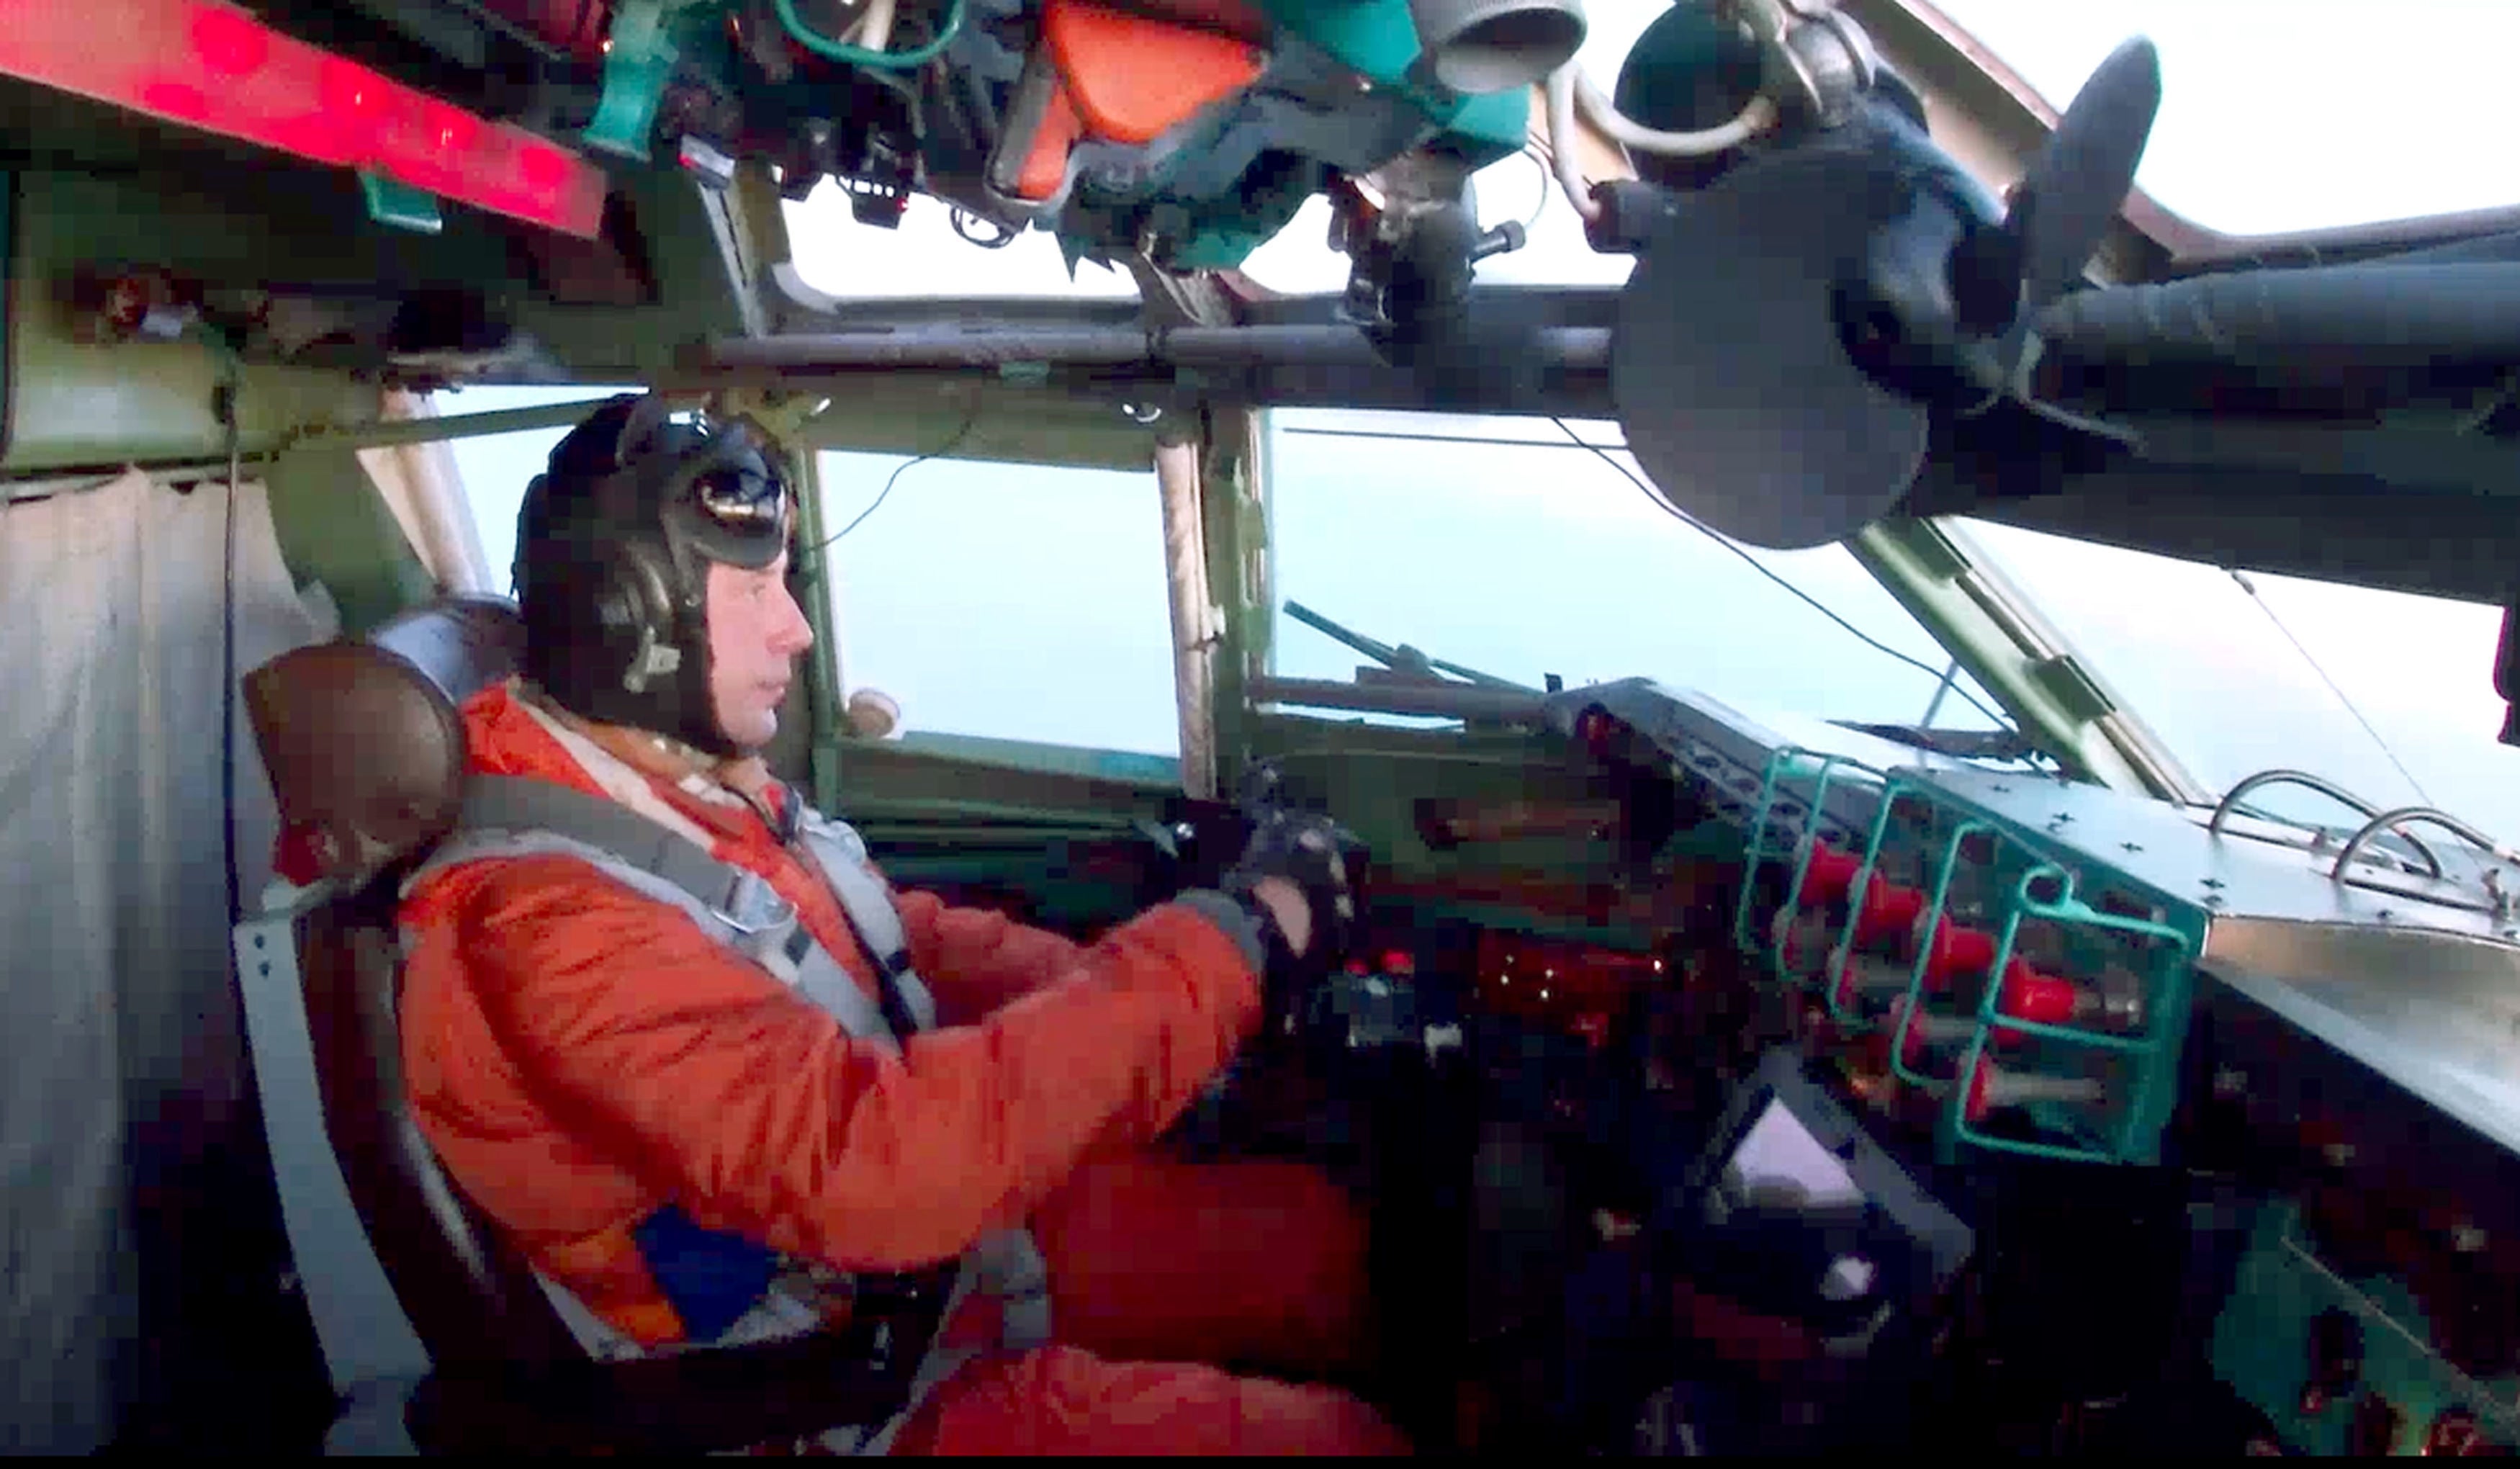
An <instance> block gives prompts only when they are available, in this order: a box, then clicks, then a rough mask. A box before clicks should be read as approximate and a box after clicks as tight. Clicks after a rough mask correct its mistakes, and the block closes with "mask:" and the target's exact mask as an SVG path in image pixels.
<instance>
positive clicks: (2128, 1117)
mask: <svg viewBox="0 0 2520 1469" xmlns="http://www.w3.org/2000/svg"><path fill="white" fill-rule="evenodd" d="M2043 883H2056V884H2059V885H2061V888H2062V890H2063V891H2062V895H2061V896H2060V897H2058V898H2056V899H2054V900H2052V901H2045V900H2042V899H2041V898H2040V897H2038V896H2037V895H2036V890H2037V889H2038V888H2039V887H2040V886H2041V885H2042V884H2043ZM2014 899H2015V900H2014V901H2013V903H2012V904H2011V905H2010V910H2009V911H2008V912H2006V913H2005V915H2004V919H2003V934H2002V937H2001V938H1999V939H1998V940H1997V941H1996V946H1995V966H1994V970H1993V972H1994V973H1995V974H1998V975H2001V974H2003V973H2004V971H2005V967H2006V966H2007V965H2008V964H2010V963H2011V961H2012V955H2013V952H2014V947H2015V944H2016V943H2017V942H2018V941H2019V938H2020V932H2021V924H2022V921H2023V920H2024V919H2036V920H2040V921H2043V922H2046V923H2048V924H2051V925H2054V926H2056V927H2058V928H2059V929H2061V930H2063V931H2065V932H2066V933H2068V934H2073V935H2079V936H2082V937H2084V938H2086V939H2090V938H2092V937H2093V936H2095V935H2112V934H2122V935H2128V936H2132V937H2134V938H2137V939H2139V940H2143V941H2146V942H2145V943H2144V945H2143V949H2142V952H2143V954H2144V956H2145V959H2144V967H2145V969H2146V970H2147V971H2148V972H2147V973H2144V974H2142V975H2140V976H2139V978H2140V979H2141V980H2142V982H2143V987H2144V1030H2143V1032H2142V1033H2140V1034H2138V1035H2115V1034H2109V1033H2103V1032H2099V1031H2091V1030H2084V1029H2082V1028H2080V1027H2074V1026H2054V1025H2046V1024H2041V1023H2037V1022H2033V1021H2027V1020H2017V1019H2011V1018H2007V1017H2005V1016H2004V1015H2003V1012H2002V1011H2001V1010H2000V1009H1999V1008H1998V1007H1999V1006H2000V1005H2001V1004H2002V1002H2003V986H2002V985H2000V984H1991V985H1988V986H1987V987H1986V993H1985V995H1984V997H1983V998H1982V999H1981V1000H1980V1002H1979V1005H1978V1014H1977V1030H1976V1032H1975V1033H1973V1034H1972V1035H1971V1036H1970V1037H1969V1043H1968V1049H1967V1052H1966V1053H1965V1054H1964V1055H1963V1057H1962V1058H1961V1061H1960V1069H1959V1075H1960V1076H1962V1077H1967V1076H1971V1075H1973V1074H1974V1072H1975V1070H1976V1067H1977V1065H1978V1063H1979V1062H1980V1060H1982V1059H1983V1058H1984V1057H1985V1056H1986V1053H1987V1043H1988V1041H1989V1040H1990V1039H1991V1038H1992V1036H1993V1034H1994V1033H1995V1031H1996V1030H1997V1029H1998V1028H1999V1025H2000V1028H2001V1029H2003V1031H2006V1032H2009V1033H2013V1034H2016V1035H2020V1036H2025V1037H2029V1038H2031V1039H2036V1040H2044V1041H2046V1042H2048V1048H2047V1049H2048V1054H2049V1055H2051V1056H2063V1057H2069V1058H2077V1059H2083V1060H2088V1059H2090V1057H2091V1053H2092V1052H2094V1051H2098V1052H2113V1053H2115V1060H2116V1061H2117V1062H2118V1063H2119V1065H2117V1066H2114V1067H2112V1068H2111V1069H2110V1076H2111V1078H2112V1079H2114V1080H2116V1081H2117V1082H2118V1083H2119V1086H2118V1087H2117V1088H2116V1090H2117V1094H2118V1096H2119V1098H2120V1100H2118V1101H2117V1103H2116V1116H2115V1118H2114V1123H2115V1125H2114V1127H2106V1126H2100V1125H2093V1122H2092V1120H2091V1119H2088V1118H2086V1117H2083V1116H2080V1115H2078V1112H2079V1110H2067V1109H2063V1108H2058V1109H2055V1110H2052V1111H2047V1112H2043V1113H2040V1114H2038V1118H2039V1121H2040V1123H2041V1124H2042V1131H2043V1132H2046V1133H2048V1135H2062V1136H2070V1137H2072V1138H2073V1141H2071V1142H2065V1143H2048V1142H2033V1141H2026V1140H2023V1139H2019V1138H2011V1137H2003V1136H1999V1135H1997V1134H1994V1133H1991V1132H1989V1131H1987V1130H1986V1129H1985V1128H1983V1127H1980V1126H1977V1125H1974V1124H1972V1123H1971V1122H1969V1120H1968V1096H1967V1088H1965V1087H1958V1086H1956V1087H1954V1088H1953V1089H1952V1096H1951V1099H1950V1103H1949V1105H1948V1106H1947V1107H1946V1108H1945V1109H1944V1113H1943V1129H1944V1140H1943V1152H1944V1155H1945V1156H1946V1157H1947V1158H1948V1157H1954V1156H1957V1155H1958V1153H1959V1151H1960V1150H1961V1149H1963V1148H1981V1149H1985V1150H1987V1151H1990V1152H2000V1153H2016V1154H2022V1155H2025V1156H2029V1157H2038V1158H2053V1159H2060V1160H2066V1161H2071V1162H2080V1163H2136V1164H2154V1163H2158V1162H2160V1161H2161V1129H2162V1127H2163V1125H2165V1124H2167V1123H2168V1122H2169V1121H2170V1111H2171V1108H2172V1106H2173V1105H2174V1104H2175V1103H2176V1102H2177V1100H2178V1091H2179V1082H2178V1077H2177V1074H2176V1073H2177V1069H2178V1065H2179V1048H2180V1045H2181V1043H2182V1042H2183V1041H2184V1040H2185V1039H2186V1036H2187V1016H2188V1011H2189V1008H2190V1001H2191V999H2192V996H2191V994H2190V992H2189V989H2190V986H2191V985H2192V983H2193V980H2194V975H2195V970H2194V968H2193V960H2194V958H2195V955H2196V943H2197V940H2192V939H2190V938H2189V937H2188V936H2187V935H2186V934H2183V933H2182V932H2181V931H2180V930H2179V929H2177V928H2174V927H2172V926H2170V925H2168V924H2160V923H2151V922H2148V921H2146V920H2144V919H2140V918H2122V917H2119V916H2117V915H2115V914H2111V913H2102V912H2099V911H2097V910H2096V909H2093V908H2092V907H2090V906H2088V905H2086V904H2084V903H2082V902H2080V901H2078V900H2077V899H2076V898H2075V896H2074V874H2073V873H2071V872H2069V871H2067V870H2065V869H2064V868H2062V867H2057V866H2043V867H2040V868H2037V869H2035V870H2033V871H2031V872H2028V873H2025V874H2023V875H2022V877H2021V880H2020V881H2019V882H2018V883H2017V884H2015V885H2014ZM2195 927H2196V928H2197V929H2198V930H2199V931H2200V932H2199V938H2201V930H2202V927H2203V925H2202V924H2201V923H2198V924H2196V925H2195ZM2088 946H2089V947H2096V946H2098V945H2097V944H2091V945H2088ZM1918 967H1919V969H1920V970H1921V968H1922V966H1921V964H1920V965H1919V966H1918Z"/></svg>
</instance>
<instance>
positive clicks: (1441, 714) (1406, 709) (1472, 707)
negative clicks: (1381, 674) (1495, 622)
mask: <svg viewBox="0 0 2520 1469" xmlns="http://www.w3.org/2000/svg"><path fill="white" fill-rule="evenodd" d="M1251 702H1252V703H1253V704H1292V705H1298V706H1303V707H1307V708H1311V709H1346V710H1357V711H1360V712H1368V713H1380V714H1408V715H1413V716H1417V717H1420V718H1432V719H1493V720H1503V721H1510V722H1529V723H1538V722H1539V721H1540V719H1541V718H1542V716H1543V715H1542V712H1543V701H1542V699H1541V697H1540V696H1539V695H1537V694H1518V693H1515V692H1513V691H1512V690H1510V689H1492V688H1470V687H1461V688H1438V687H1435V686H1432V685H1418V684H1386V685H1383V686H1380V687H1375V688H1367V687H1361V686H1359V685H1357V684H1352V683H1336V682H1333V681H1331V680H1328V679H1319V678H1254V679H1252V680H1251Z"/></svg>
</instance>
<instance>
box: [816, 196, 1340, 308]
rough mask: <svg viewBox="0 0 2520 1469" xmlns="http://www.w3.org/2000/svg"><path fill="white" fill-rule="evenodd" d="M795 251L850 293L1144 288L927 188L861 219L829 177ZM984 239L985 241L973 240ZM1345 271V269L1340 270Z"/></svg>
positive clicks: (1064, 294) (1122, 295)
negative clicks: (957, 207) (1007, 229)
mask: <svg viewBox="0 0 2520 1469" xmlns="http://www.w3.org/2000/svg"><path fill="white" fill-rule="evenodd" d="M1000 238H1002V236H1001V234H1000V231H999V230H998V228H997V226H995V225H993V224H990V223H988V222H987V221H986V220H969V219H961V220H958V219H957V218H956V217H955V211H954V209H953V208H952V207H950V206H948V205H946V204H944V203H943V202H942V201H940V200H936V199H932V198H929V197H928V196H927V195H924V194H915V195H912V196H911V199H910V206H909V207H908V208H907V209H905V210H904V211H903V212H902V216H901V224H900V226H899V227H898V228H895V229H885V228H883V227H882V226H880V225H873V224H861V223H859V222H858V220H857V219H856V218H855V217H854V216H852V215H851V214H850V212H849V199H848V195H847V194H846V193H845V192H844V191H843V190H842V189H841V188H840V186H839V185H838V184H835V183H833V182H832V180H830V179H828V178H827V179H825V180H823V181H822V182H821V183H820V184H817V185H816V186H815V187H814V192H813V193H811V194H809V195H807V196H806V197H805V199H804V201H803V202H802V203H797V204H789V205H788V206H787V247H788V256H789V258H790V259H791V260H793V261H794V262H795V266H796V273H797V274H798V275H800V276H802V277H803V278H804V281H805V284H806V285H808V286H811V287H813V288H814V289H815V290H817V291H820V292H822V293H823V294H824V295H826V296H832V297H837V298H840V299H842V300H909V299H918V298H922V297H962V298H973V299H1010V300H1012V299H1038V298H1073V299H1120V300H1134V299H1136V298H1137V295H1138V286H1137V283H1136V282H1135V281H1132V280H1131V279H1130V278H1129V275H1128V272H1126V271H1122V270H1114V269H1112V268H1111V267H1110V266H1107V265H1097V264H1094V263H1093V262H1091V261H1080V262H1079V263H1078V264H1077V266H1076V269H1075V271H1074V273H1073V274H1072V275H1071V273H1070V272H1069V270H1068V268H1067V260H1066V257H1065V256H1064V255H1063V254H1062V253H1061V252H1060V251H1059V248H1058V240H1057V237H1056V236H1054V235H1051V234H1050V233H1048V232H1047V231H1043V230H1025V231H1024V232H1022V233H1021V234H1018V235H1016V236H1014V237H1013V238H1012V239H1010V240H1007V241H1006V243H1005V244H1004V245H996V246H992V247H990V248H983V247H984V246H987V245H989V243H990V242H994V241H997V240H999V239H1000ZM974 242H979V243H974ZM1341 280H1342V281H1344V280H1345V277H1341Z"/></svg>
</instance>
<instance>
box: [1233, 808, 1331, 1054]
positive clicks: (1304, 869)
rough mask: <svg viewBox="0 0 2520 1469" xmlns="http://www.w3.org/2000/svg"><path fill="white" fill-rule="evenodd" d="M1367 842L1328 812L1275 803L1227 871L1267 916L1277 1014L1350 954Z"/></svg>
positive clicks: (1264, 929) (1257, 913)
mask: <svg viewBox="0 0 2520 1469" xmlns="http://www.w3.org/2000/svg"><path fill="white" fill-rule="evenodd" d="M1364 855H1365V849H1364V845H1363V844H1362V843H1360V842H1358V841H1357V839H1356V838H1355V837H1354V836H1353V835H1351V834H1350V833H1349V832H1347V831H1346V830H1344V829H1342V828H1341V827H1340V826H1339V825H1338V824H1337V823H1336V822H1333V821H1331V820H1330V819H1329V818H1328V817H1327V816H1317V815H1313V814H1310V813H1308V812H1302V811H1289V810H1285V809H1283V808H1268V809H1264V810H1262V811H1261V812H1259V813H1258V815H1257V817H1256V819H1255V820H1254V822H1253V825H1252V832H1251V841H1250V843H1249V845H1248V846H1246V847H1245V848H1244V849H1243V851H1242V855H1241V857H1240V859H1238V861H1236V863H1235V864H1234V866H1233V868H1232V869H1231V870H1230V871H1228V872H1227V873H1226V876H1225V891H1226V892H1227V893H1229V894H1231V895H1233V896H1234V897H1235V898H1237V899H1238V901H1240V902H1241V903H1242V905H1243V906H1244V908H1246V909H1247V910H1249V911H1250V912H1251V914H1252V915H1253V916H1254V917H1255V918H1257V919H1259V921H1260V929H1261V936H1262V939H1263V941H1264V942H1265V944H1266V946H1267V948H1268V950H1269V965H1268V968H1269V973H1268V974H1267V975H1266V976H1265V978H1266V980H1267V981H1268V985H1269V988H1270V991H1271V999H1272V1005H1271V1010H1272V1015H1273V1018H1274V1017H1275V1016H1276V1015H1277V1014H1278V1013H1279V1011H1280V1008H1281V1005H1282V1003H1290V1002H1291V1001H1292V1000H1294V999H1295V998H1297V997H1298V996H1300V995H1301V994H1302V993H1303V992H1304V991H1305V990H1307V989H1309V988H1310V987H1312V986H1313V985H1315V984H1317V983H1319V982H1320V980H1321V978H1322V977H1323V976H1325V975H1328V973H1330V972H1331V971H1332V970H1333V969H1335V968H1336V967H1337V966H1338V964H1339V961H1341V960H1342V959H1344V958H1345V957H1346V956H1347V950H1348V947H1349V945H1350V943H1351V942H1352V941H1353V940H1354V935H1355V929H1356V886H1355V876H1356V872H1357V869H1358V868H1359V867H1360V866H1361V865H1362V862H1363V858H1364Z"/></svg>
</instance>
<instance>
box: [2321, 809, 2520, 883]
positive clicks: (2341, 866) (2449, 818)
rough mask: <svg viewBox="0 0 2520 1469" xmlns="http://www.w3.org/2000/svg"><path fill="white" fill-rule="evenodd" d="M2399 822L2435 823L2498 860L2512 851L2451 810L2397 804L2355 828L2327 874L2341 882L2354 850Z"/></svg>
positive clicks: (2435, 871) (2506, 858)
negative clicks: (2394, 807)
mask: <svg viewBox="0 0 2520 1469" xmlns="http://www.w3.org/2000/svg"><path fill="white" fill-rule="evenodd" d="M2401 821H2426V822H2430V823H2431V824H2433V825H2434V826H2438V827H2440V828H2442V829H2443V830H2444V831H2447V832H2450V833H2451V834H2453V836H2456V837H2457V838H2459V839H2460V840H2461V841H2463V842H2466V843H2467V844H2468V845H2469V846H2471V847H2474V848H2476V849H2479V850H2480V851H2483V852H2485V853H2486V854H2487V855H2488V856H2492V857H2494V858H2497V859H2498V860H2501V861H2509V860H2511V859H2512V853H2511V852H2510V851H2508V850H2507V849H2504V848H2502V847H2500V846H2498V845H2497V844H2496V843H2495V840H2494V839H2493V838H2492V837H2489V836H2487V835H2486V834H2485V833H2483V832H2481V831H2478V830H2477V829H2476V828H2475V827H2472V826H2470V825H2468V824H2467V823H2466V822H2464V821H2461V820H2459V819H2458V818H2457V817H2456V816H2453V815H2452V814H2451V813H2450V812H2448V811H2444V810H2437V809H2435V808H2434V807H2432V806H2428V805H2407V806H2400V807H2398V808H2397V809H2396V810H2394V811H2382V812H2381V813H2380V814H2378V815H2376V816H2374V817H2372V818H2371V819H2370V820H2369V821H2367V822H2365V823H2364V824H2363V829H2362V830H2361V831H2358V832H2356V833H2355V834H2354V835H2353V836H2351V837H2348V838H2346V839H2345V849H2344V850H2342V851H2340V852H2338V853H2337V854H2336V865H2335V866H2334V867H2332V868H2330V869H2328V873H2327V875H2328V876H2329V877H2330V878H2332V879H2334V880H2336V881H2338V882H2343V881H2344V880H2345V864H2346V863H2348V862H2350V861H2352V860H2354V853H2356V852H2357V851H2360V850H2362V849H2363V844H2364V843H2365V842H2368V841H2370V840H2371V839H2372V838H2373V837H2375V836H2378V835H2379V834H2380V833H2381V832H2384V831H2387V830H2388V829H2389V828H2390V827H2393V826H2395V825H2397V824H2398V823H2399V822H2401ZM2407 840H2408V841H2409V842H2412V841H2414V838H2412V837H2408V839H2407ZM2426 855H2427V856H2429V855H2430V853H2426ZM2433 876H2435V877H2439V876H2441V864H2440V863H2439V862H2435V863H2433Z"/></svg>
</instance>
